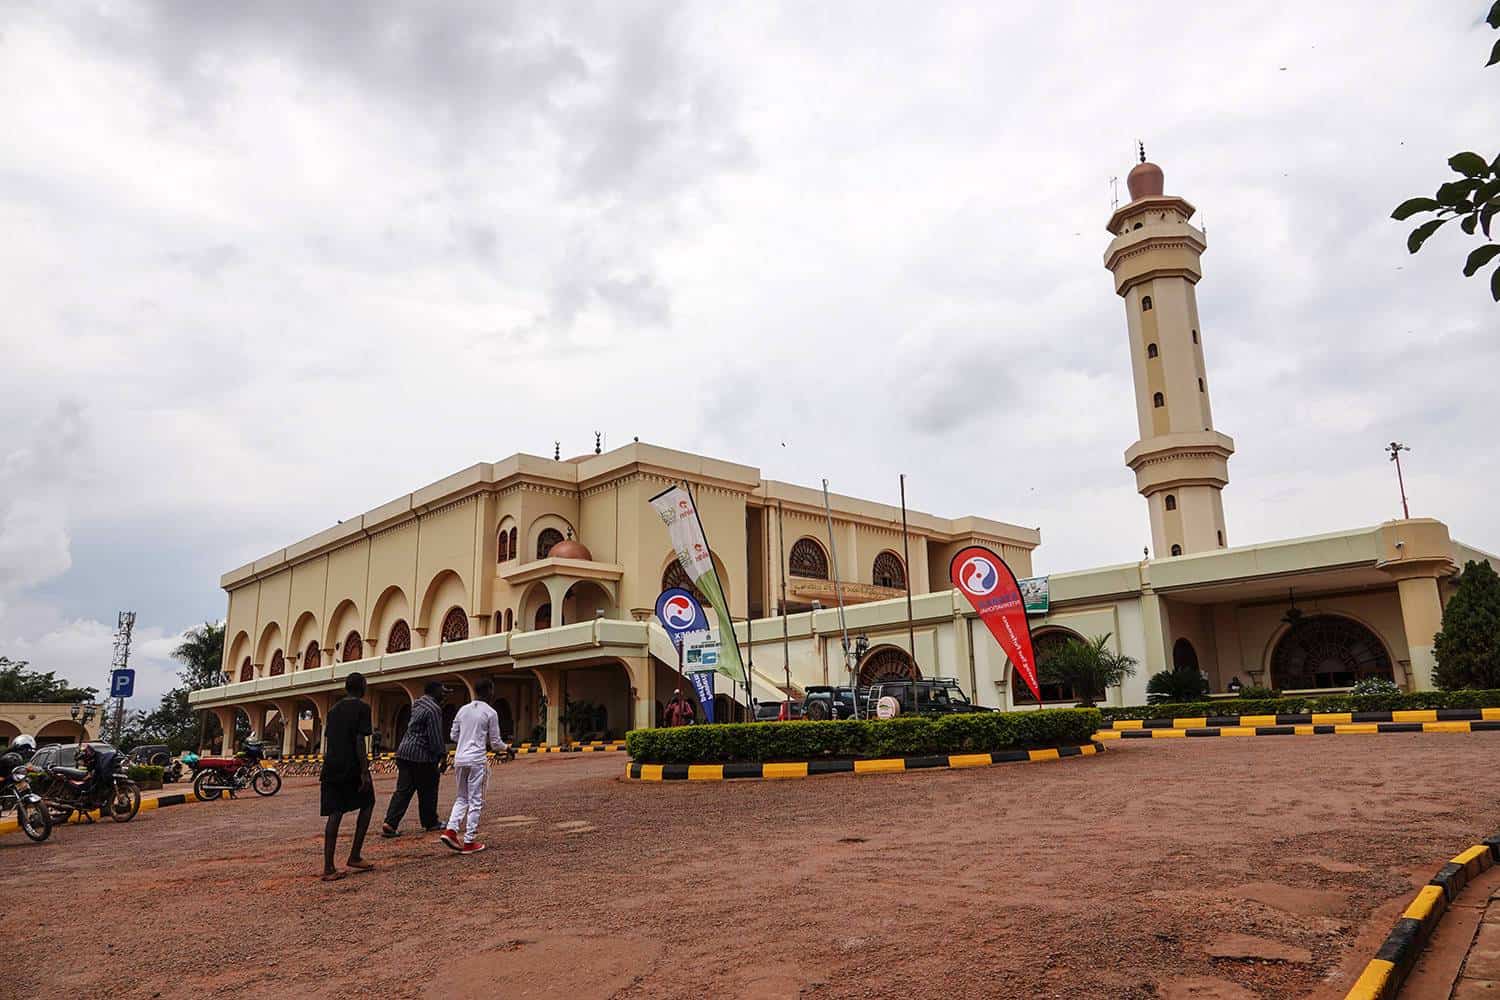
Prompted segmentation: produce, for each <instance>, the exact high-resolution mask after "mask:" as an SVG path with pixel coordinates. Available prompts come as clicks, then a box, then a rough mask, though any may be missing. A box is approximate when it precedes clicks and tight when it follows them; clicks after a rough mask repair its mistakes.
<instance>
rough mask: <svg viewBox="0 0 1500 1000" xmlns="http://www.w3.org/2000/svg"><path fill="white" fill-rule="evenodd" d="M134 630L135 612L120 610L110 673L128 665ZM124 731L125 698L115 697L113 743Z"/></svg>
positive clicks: (116, 624) (116, 742)
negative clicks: (131, 637)
mask: <svg viewBox="0 0 1500 1000" xmlns="http://www.w3.org/2000/svg"><path fill="white" fill-rule="evenodd" d="M134 631H135V612H134V611H121V612H120V617H119V619H118V620H117V621H116V623H115V655H114V658H113V659H112V660H110V664H109V669H110V672H111V674H113V672H114V671H116V670H124V669H126V668H127V667H129V666H130V635H131V633H132V632H134ZM124 732H125V699H124V698H116V699H115V745H116V746H118V745H119V743H120V737H122V736H123V735H124Z"/></svg>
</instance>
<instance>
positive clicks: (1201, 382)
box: [1198, 378, 1208, 392]
mask: <svg viewBox="0 0 1500 1000" xmlns="http://www.w3.org/2000/svg"><path fill="white" fill-rule="evenodd" d="M1198 391H1199V392H1207V391H1208V390H1207V389H1205V388H1203V380H1202V379H1201V378H1200V379H1199V380H1198Z"/></svg>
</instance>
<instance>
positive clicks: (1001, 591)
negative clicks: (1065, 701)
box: [948, 545, 1042, 705]
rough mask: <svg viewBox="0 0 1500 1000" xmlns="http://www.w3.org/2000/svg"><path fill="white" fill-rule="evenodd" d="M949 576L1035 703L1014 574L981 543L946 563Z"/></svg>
mask: <svg viewBox="0 0 1500 1000" xmlns="http://www.w3.org/2000/svg"><path fill="white" fill-rule="evenodd" d="M948 578H949V579H950V580H952V581H953V586H954V588H955V589H957V590H958V592H959V593H961V594H963V595H964V596H965V597H967V598H968V599H969V603H970V604H972V605H973V606H974V610H975V611H977V612H978V613H979V620H980V621H982V622H984V624H985V627H986V628H988V629H989V630H990V635H992V636H994V637H995V641H996V642H997V643H999V644H1000V649H1001V650H1002V651H1003V652H1004V653H1005V656H1006V658H1007V659H1009V660H1010V664H1011V666H1012V667H1013V668H1014V670H1015V672H1016V673H1018V674H1020V675H1021V679H1022V680H1024V681H1025V682H1026V685H1027V687H1029V688H1031V693H1032V695H1033V696H1034V697H1035V698H1036V703H1037V704H1038V705H1041V703H1042V690H1041V688H1040V687H1039V686H1038V684H1037V676H1036V655H1035V653H1034V652H1033V650H1032V646H1031V623H1030V622H1029V621H1027V618H1026V602H1025V600H1024V599H1023V598H1022V597H1021V585H1020V583H1019V582H1018V581H1017V580H1016V574H1015V573H1014V572H1012V571H1011V568H1010V567H1009V566H1007V565H1006V564H1005V560H1004V559H1001V558H1000V557H999V556H998V555H996V554H995V553H994V552H991V551H990V550H989V549H987V548H985V547H984V546H983V545H966V546H964V547H963V548H961V549H959V550H958V551H957V552H955V553H954V554H953V559H952V560H951V561H950V562H949V563H948Z"/></svg>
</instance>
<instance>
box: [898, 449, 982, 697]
mask: <svg viewBox="0 0 1500 1000" xmlns="http://www.w3.org/2000/svg"><path fill="white" fill-rule="evenodd" d="M901 561H902V562H903V563H904V564H905V565H904V566H902V569H903V571H904V572H903V573H902V577H903V578H904V580H905V582H906V641H907V642H908V643H910V645H911V665H912V668H913V669H915V670H916V672H917V675H918V676H921V674H922V668H921V666H920V665H919V664H918V663H917V628H916V626H915V625H913V624H912V613H911V543H910V539H909V537H908V535H907V532H906V473H904V472H903V473H901ZM974 696H975V697H976V698H977V697H978V696H979V692H977V691H976V692H974ZM912 704H913V705H915V704H916V692H915V690H913V692H912Z"/></svg>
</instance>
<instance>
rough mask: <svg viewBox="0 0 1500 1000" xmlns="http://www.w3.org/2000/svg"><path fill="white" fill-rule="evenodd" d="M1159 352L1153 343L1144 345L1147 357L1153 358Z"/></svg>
mask: <svg viewBox="0 0 1500 1000" xmlns="http://www.w3.org/2000/svg"><path fill="white" fill-rule="evenodd" d="M1159 353H1161V352H1160V351H1158V350H1157V349H1156V345H1155V344H1147V345H1146V357H1148V358H1154V357H1156V356H1157V355H1158V354H1159Z"/></svg>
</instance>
